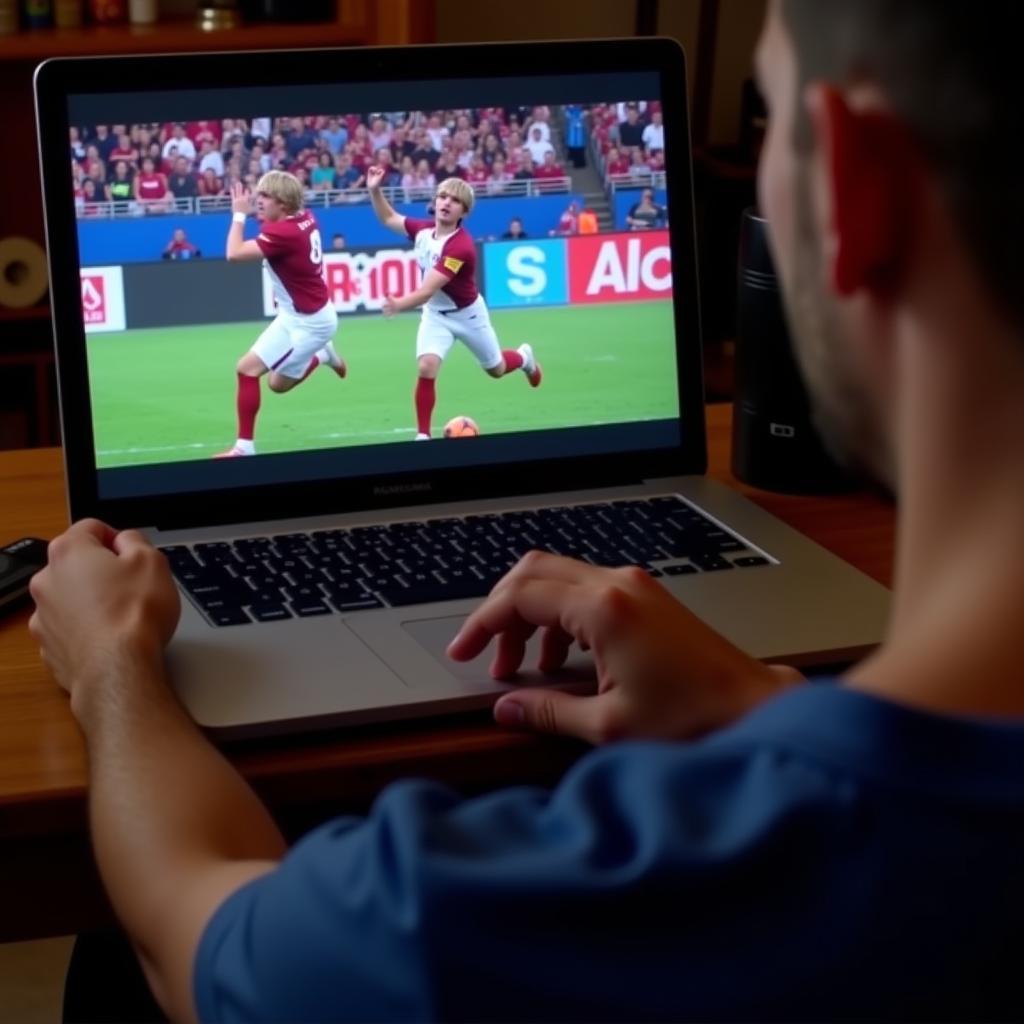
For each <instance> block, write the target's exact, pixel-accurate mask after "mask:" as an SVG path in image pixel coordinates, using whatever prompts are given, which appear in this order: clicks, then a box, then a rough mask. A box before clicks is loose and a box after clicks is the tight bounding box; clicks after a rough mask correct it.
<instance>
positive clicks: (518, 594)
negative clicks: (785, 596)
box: [448, 551, 803, 743]
mask: <svg viewBox="0 0 1024 1024" xmlns="http://www.w3.org/2000/svg"><path fill="white" fill-rule="evenodd" d="M538 628H540V629H542V630H543V635H542V642H541V653H540V660H539V665H538V667H539V668H540V669H541V671H543V672H552V671H557V670H558V669H559V668H560V667H561V666H562V665H563V664H564V662H565V659H566V656H567V655H568V652H569V648H570V647H571V646H572V644H573V643H574V642H575V643H576V644H578V645H579V647H580V648H581V649H582V650H585V651H586V650H589V651H590V652H591V654H592V655H593V658H594V665H595V668H596V669H597V679H598V693H597V695H596V696H591V697H578V696H574V695H572V694H567V693H563V692H561V691H558V690H552V689H544V688H538V689H528V690H517V691H514V692H512V693H509V694H506V695H504V696H503V697H502V698H501V699H500V700H499V701H498V702H497V704H496V705H495V709H494V713H495V717H496V718H497V720H498V721H499V722H502V723H503V724H511V725H515V724H519V725H523V726H526V727H529V728H534V729H540V730H543V731H546V732H560V733H566V734H569V735H572V736H578V737H580V738H581V739H585V740H588V741H590V742H591V743H603V742H606V741H608V740H613V739H619V738H685V737H690V736H697V735H700V734H702V733H706V732H710V731H712V730H714V729H717V728H720V727H722V726H725V725H728V724H729V723H730V722H732V721H734V720H736V719H737V718H739V717H741V716H742V715H743V714H745V713H746V712H747V711H749V710H750V709H751V708H753V707H754V706H756V705H757V704H759V703H761V702H762V701H764V700H766V699H768V698H769V697H772V696H774V695H775V694H777V693H780V692H781V691H782V690H783V689H786V688H787V687H788V686H791V685H794V684H795V683H797V682H800V681H802V680H803V676H801V675H800V673H799V672H797V671H796V670H795V669H791V668H788V667H782V668H770V667H768V666H766V665H764V664H762V663H761V662H759V661H757V660H755V659H754V658H751V657H750V656H749V655H747V654H745V653H744V652H743V651H741V650H740V649H739V648H738V647H736V646H734V645H733V644H731V643H730V642H729V641H728V640H726V639H725V638H724V637H723V636H721V635H720V634H719V633H716V632H715V631H714V630H713V629H712V628H711V627H710V626H708V625H707V624H706V623H705V622H703V621H702V620H701V619H699V618H697V616H696V615H694V614H693V613H692V612H691V611H689V610H688V609H687V608H685V607H684V606H683V605H682V604H680V603H679V602H678V601H677V600H676V599H675V598H674V597H672V595H671V594H670V593H669V592H668V591H667V590H665V588H664V587H662V586H661V585H660V584H659V583H657V582H656V581H655V580H653V579H651V577H650V576H649V575H648V574H647V573H646V572H645V571H644V570H643V569H639V568H636V567H632V568H625V569H604V568H598V567H597V566H593V565H588V564H587V563H585V562H578V561H575V560H574V559H569V558H562V557H559V556H557V555H550V554H542V553H540V552H536V551H534V552H531V553H530V554H528V555H526V557H524V558H523V559H521V560H520V562H519V563H518V565H516V566H515V568H513V569H512V570H511V571H510V572H509V573H508V575H507V576H505V577H504V578H503V579H502V580H500V581H499V582H498V584H497V585H496V586H495V588H494V589H493V590H492V591H491V594H490V596H489V597H488V598H487V599H486V600H485V601H484V603H483V604H482V605H481V606H480V607H479V608H478V609H477V610H476V611H475V612H473V613H472V614H471V615H470V616H469V618H468V619H467V620H466V622H465V623H464V625H463V627H462V629H461V630H460V631H459V633H458V635H457V636H456V637H455V639H454V640H453V641H452V642H451V644H450V645H449V647H448V654H449V656H450V657H452V658H454V659H455V660H456V661H468V660H470V659H472V658H474V657H476V656H477V655H478V654H480V653H481V651H483V650H484V648H486V647H487V645H488V644H489V643H490V641H491V640H492V639H496V640H497V650H496V653H495V657H494V661H493V662H492V665H491V675H492V676H494V677H495V678H496V679H510V678H513V677H514V676H515V674H516V672H517V671H518V670H519V668H520V666H521V664H522V661H523V656H524V653H525V647H526V642H527V640H528V639H529V638H530V636H532V634H533V633H534V632H535V631H536V630H537V629H538Z"/></svg>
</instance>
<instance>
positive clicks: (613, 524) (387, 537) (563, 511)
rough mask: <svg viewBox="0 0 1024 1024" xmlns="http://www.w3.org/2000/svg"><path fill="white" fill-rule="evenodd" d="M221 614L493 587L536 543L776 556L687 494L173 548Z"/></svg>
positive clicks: (671, 571)
mask: <svg viewBox="0 0 1024 1024" xmlns="http://www.w3.org/2000/svg"><path fill="white" fill-rule="evenodd" d="M161 550H162V551H163V553H164V554H165V555H166V556H167V560H168V561H169V562H170V565H171V569H172V571H173V572H174V575H175V577H176V578H177V579H178V581H179V582H180V583H181V585H182V587H184V589H185V591H186V592H187V593H188V594H189V596H190V597H191V599H192V601H193V602H194V603H195V605H196V606H197V607H198V608H199V609H200V611H202V613H203V614H204V615H205V616H206V618H207V619H208V620H209V621H210V622H211V623H212V624H213V625H215V626H235V625H241V624H244V623H249V622H273V621H278V620H281V619H289V618H292V617H305V616H311V615H329V614H331V613H332V612H342V613H349V612H357V611H362V610H364V609H367V608H385V607H392V608H394V607H402V606H404V605H412V604H425V603H429V602H434V601H450V600H455V599H457V598H469V597H483V596H485V595H486V594H488V593H489V592H490V590H491V588H492V587H493V586H494V584H495V583H496V582H497V581H498V580H499V579H500V578H501V577H502V576H503V575H504V574H505V573H506V572H508V570H509V569H511V568H512V566H513V565H515V564H516V562H517V561H518V560H519V559H520V558H521V557H522V556H523V555H524V554H526V552H527V551H531V550H541V551H550V552H553V553H554V554H559V555H568V556H570V557H573V558H579V559H582V560H584V561H586V562H590V563H591V564H592V565H602V566H625V565H637V566H640V567H642V568H644V569H646V570H647V572H648V573H650V574H651V575H652V576H681V575H687V574H691V573H701V572H720V571H724V570H731V569H735V568H740V569H744V568H750V567H753V566H759V565H768V564H770V562H769V559H767V558H765V557H764V556H763V555H762V554H761V553H760V552H758V551H756V550H753V549H751V548H750V547H749V546H748V545H747V544H746V543H745V542H744V541H743V540H742V539H741V538H740V537H738V536H736V535H735V534H733V533H730V532H729V531H728V530H726V529H724V528H723V527H722V526H720V525H719V524H718V523H716V522H714V520H712V519H709V518H708V517H707V516H705V515H703V514H702V513H701V512H699V511H698V510H697V509H696V508H694V507H693V506H692V505H690V504H689V503H688V502H686V501H684V500H683V499H682V498H679V497H676V496H666V497H657V498H647V499H639V500H629V501H610V502H595V503H590V504H582V505H558V506H553V507H549V508H536V509H528V510H524V511H515V512H502V513H495V514H492V515H476V516H463V517H451V518H445V519H426V520H422V521H416V522H398V523H389V524H386V525H381V526H358V527H353V528H351V529H341V530H318V531H314V532H311V533H284V534H276V535H273V536H266V537H245V538H242V539H240V540H235V541H216V542H212V543H205V544H202V543H199V544H192V545H174V546H171V547H163V548H161Z"/></svg>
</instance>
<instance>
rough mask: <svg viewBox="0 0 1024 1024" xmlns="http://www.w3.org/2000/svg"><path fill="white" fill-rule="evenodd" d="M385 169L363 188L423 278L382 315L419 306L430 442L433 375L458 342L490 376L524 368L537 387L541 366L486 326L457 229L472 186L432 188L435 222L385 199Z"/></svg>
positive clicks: (419, 361) (419, 353) (419, 357)
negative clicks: (406, 244)
mask: <svg viewBox="0 0 1024 1024" xmlns="http://www.w3.org/2000/svg"><path fill="white" fill-rule="evenodd" d="M384 173H385V172H384V168H383V167H381V166H380V165H374V166H373V167H371V168H370V169H369V171H368V172H367V174H366V186H367V188H368V189H369V190H370V201H371V202H372V203H373V212H374V213H375V214H376V215H377V219H378V220H379V221H380V222H381V224H383V225H384V226H385V227H386V228H389V229H390V230H392V231H394V232H395V233H396V234H401V235H405V236H406V237H407V238H410V239H412V241H413V245H414V249H415V252H416V262H417V263H418V264H419V268H420V272H421V273H422V275H423V280H422V282H421V284H420V286H419V287H418V288H417V289H416V290H415V291H413V292H410V293H409V294H408V295H403V296H402V297H400V298H396V297H394V296H391V295H387V296H385V297H384V305H383V308H382V312H383V313H384V315H385V316H388V317H390V316H394V315H395V314H396V313H402V312H405V311H406V310H409V309H416V308H418V307H420V306H422V307H423V313H422V315H421V318H420V326H419V330H418V331H417V332H416V367H417V377H416V392H415V405H416V440H417V441H429V440H430V437H431V433H430V431H431V419H432V417H433V414H434V405H435V403H436V400H437V392H436V388H437V384H436V382H437V375H438V374H439V373H440V372H441V364H442V363H443V362H444V360H445V358H446V357H447V355H448V353H449V352H450V351H451V350H452V346H453V345H454V344H455V342H456V341H461V342H462V343H463V344H464V345H465V346H466V347H467V348H468V349H469V350H470V351H471V352H472V353H473V355H474V356H475V357H476V360H477V362H478V363H479V364H480V367H481V369H482V370H483V371H484V373H486V374H487V375H488V376H490V377H504V376H505V374H507V373H510V372H511V371H512V370H522V371H523V373H524V374H525V375H526V379H527V380H528V381H529V383H530V387H534V388H535V387H538V386H539V385H540V382H541V373H542V371H541V367H540V363H538V362H537V360H536V358H535V357H534V354H533V348H532V347H531V346H530V345H528V344H522V345H520V346H519V348H517V349H504V350H503V349H502V348H501V345H500V344H499V342H498V336H497V334H495V333H494V328H493V327H492V326H491V318H490V314H489V313H488V311H487V305H486V303H485V302H484V299H483V296H482V295H481V294H480V293H479V291H478V290H477V287H476V246H475V245H474V244H473V239H472V238H471V237H470V235H469V232H468V231H467V230H466V229H465V228H464V227H463V226H462V221H463V218H465V217H467V216H468V215H469V212H470V211H471V210H472V209H473V203H474V199H475V196H474V193H473V187H472V186H471V185H470V184H469V183H468V182H465V181H462V180H461V179H460V178H446V179H445V180H444V181H442V182H441V184H440V185H438V186H437V193H436V195H435V197H434V220H416V219H415V218H413V217H403V216H402V215H401V214H400V213H397V212H396V211H395V209H394V207H392V205H391V204H390V203H389V202H388V201H387V199H385V198H384V193H383V192H382V191H381V183H382V181H383V180H384Z"/></svg>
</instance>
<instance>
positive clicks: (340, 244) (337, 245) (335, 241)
mask: <svg viewBox="0 0 1024 1024" xmlns="http://www.w3.org/2000/svg"><path fill="white" fill-rule="evenodd" d="M331 248H332V249H333V250H334V251H335V252H341V250H342V249H344V248H345V236H344V235H343V234H340V233H337V234H335V235H333V236H332V237H331Z"/></svg>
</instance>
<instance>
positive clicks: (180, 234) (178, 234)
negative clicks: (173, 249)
mask: <svg viewBox="0 0 1024 1024" xmlns="http://www.w3.org/2000/svg"><path fill="white" fill-rule="evenodd" d="M174 240H175V241H176V242H184V241H185V229H184V228H175V229H174Z"/></svg>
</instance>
